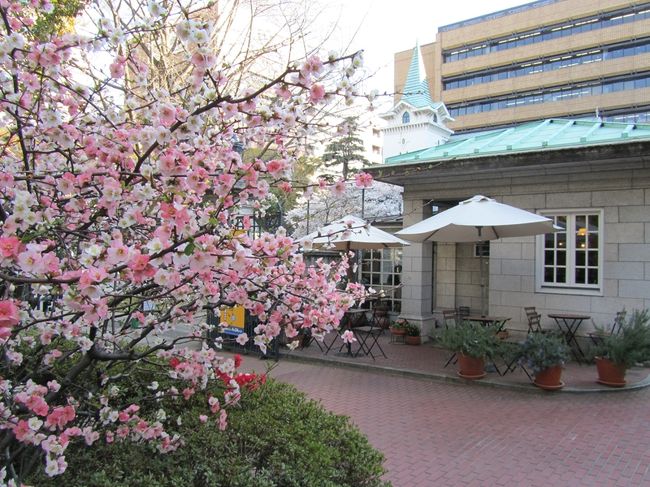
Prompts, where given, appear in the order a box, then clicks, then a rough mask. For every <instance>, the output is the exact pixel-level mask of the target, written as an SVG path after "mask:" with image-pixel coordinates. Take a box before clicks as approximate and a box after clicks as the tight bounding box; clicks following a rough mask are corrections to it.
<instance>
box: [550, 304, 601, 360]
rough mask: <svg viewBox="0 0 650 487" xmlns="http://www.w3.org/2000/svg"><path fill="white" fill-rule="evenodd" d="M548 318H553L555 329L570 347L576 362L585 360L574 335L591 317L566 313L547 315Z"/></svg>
mask: <svg viewBox="0 0 650 487" xmlns="http://www.w3.org/2000/svg"><path fill="white" fill-rule="evenodd" d="M548 317H549V318H553V319H554V320H555V323H556V324H557V327H558V328H559V329H560V331H561V332H562V334H563V335H564V339H565V340H566V342H567V345H569V347H571V352H572V353H573V356H574V357H575V358H576V360H577V361H578V362H580V361H581V360H584V359H585V354H584V352H583V351H582V349H581V348H580V344H579V343H578V340H577V338H576V333H577V332H578V329H579V328H580V325H582V322H583V321H585V320H589V319H591V316H588V315H574V314H567V313H552V314H549V315H548Z"/></svg>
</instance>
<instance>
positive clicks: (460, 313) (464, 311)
mask: <svg viewBox="0 0 650 487" xmlns="http://www.w3.org/2000/svg"><path fill="white" fill-rule="evenodd" d="M456 314H457V317H458V323H462V322H463V321H465V318H467V317H468V316H469V315H470V307H469V306H459V307H458V310H457V311H456Z"/></svg>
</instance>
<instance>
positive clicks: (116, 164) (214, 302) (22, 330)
mask: <svg viewBox="0 0 650 487" xmlns="http://www.w3.org/2000/svg"><path fill="white" fill-rule="evenodd" d="M232 3H238V2H232ZM254 3H255V2H252V3H251V5H253V4H254ZM191 4H192V3H191V2H185V3H183V2H178V3H171V2H169V3H165V2H162V3H157V2H155V1H153V2H149V4H148V6H145V4H143V3H141V2H133V3H132V4H130V3H128V2H126V3H125V2H119V3H118V4H116V5H112V4H111V3H110V2H99V3H91V4H90V6H89V8H93V9H94V13H93V14H92V15H87V16H85V17H83V22H82V23H84V25H85V29H86V30H87V31H88V33H87V34H86V33H85V34H83V35H81V34H79V33H68V34H65V35H62V36H57V37H55V36H52V37H51V38H49V39H46V40H42V39H39V38H36V37H35V36H33V34H32V27H33V26H34V23H35V19H36V17H37V16H38V15H39V14H41V13H42V12H43V11H48V10H49V9H50V8H51V5H50V4H49V3H48V1H47V0H33V1H32V2H31V3H30V2H24V1H10V0H0V16H1V21H2V22H1V24H2V29H3V30H4V32H3V35H2V38H1V39H0V109H1V111H0V126H2V127H4V128H3V129H1V131H0V167H2V173H0V279H1V280H2V282H1V284H0V358H1V362H0V391H1V393H2V398H1V399H0V418H2V420H1V422H0V447H1V448H0V455H2V461H1V462H0V463H1V465H0V484H2V483H6V484H8V485H17V484H19V483H20V482H21V480H22V479H23V478H24V476H25V475H26V474H27V473H28V471H29V470H30V469H31V468H34V467H35V466H38V465H40V466H42V467H44V468H45V471H46V473H47V474H48V475H52V476H53V475H58V474H61V473H62V472H63V471H65V468H66V462H65V449H66V447H67V445H68V444H69V443H70V442H71V441H83V442H85V443H86V444H87V445H92V444H93V443H95V442H98V441H108V442H112V441H148V442H153V443H154V444H155V445H157V447H158V449H159V450H160V451H161V452H166V451H170V450H173V449H175V448H177V447H178V446H179V445H181V444H182V438H179V437H178V436H176V435H175V433H174V424H173V421H171V420H170V419H165V414H164V411H163V412H162V413H160V411H158V412H157V414H155V415H152V414H149V413H148V412H147V411H148V410H146V409H145V408H143V407H142V404H144V403H145V402H146V401H152V400H159V399H160V398H161V397H167V398H177V399H176V400H179V401H182V400H187V399H188V398H189V397H191V396H192V395H194V394H195V393H197V392H198V391H200V390H205V389H206V388H208V387H209V386H210V385H212V384H214V383H218V384H221V387H222V390H223V395H222V396H221V397H219V398H218V397H214V396H210V399H209V401H207V402H206V405H205V407H206V410H205V415H204V416H202V417H201V422H203V423H206V427H220V428H223V427H225V426H226V424H227V412H226V409H227V406H229V405H232V404H234V403H236V402H237V400H238V399H239V394H240V391H239V387H240V385H241V384H242V383H245V382H248V381H249V379H250V378H249V377H248V376H245V377H244V376H241V375H239V373H238V372H237V366H238V364H236V363H235V362H234V361H233V360H231V359H224V358H223V357H222V356H220V355H219V353H218V346H217V347H216V348H217V349H216V350H215V348H214V347H208V346H207V345H206V343H205V339H204V337H205V332H206V328H207V325H206V323H205V321H206V313H207V311H208V310H214V311H215V312H216V313H217V314H218V313H219V308H220V306H223V305H226V306H228V305H235V304H237V305H241V306H243V307H244V308H245V309H246V310H247V311H248V313H249V314H250V315H251V316H255V317H257V318H258V319H259V325H258V326H257V328H256V329H255V334H256V335H255V336H254V337H246V336H244V337H240V338H239V340H240V341H241V342H244V341H246V340H254V342H255V343H256V344H257V345H258V346H259V347H260V348H261V349H265V347H266V346H268V344H269V343H270V341H271V340H273V339H274V338H276V337H278V335H279V334H280V333H281V331H284V333H285V334H286V335H287V336H288V337H293V336H295V335H296V334H297V333H298V331H299V330H300V329H301V328H308V329H311V331H312V332H313V333H314V335H316V336H320V335H322V334H323V333H325V332H328V331H330V330H332V329H333V328H336V327H337V326H338V323H339V320H340V318H341V317H342V315H343V313H344V312H345V310H346V309H347V308H348V307H349V306H351V305H352V304H353V302H354V300H355V299H363V291H362V289H360V288H359V287H354V286H353V285H351V286H349V287H348V289H346V290H338V289H337V288H336V284H337V281H338V280H339V278H340V277H341V275H343V274H345V271H346V264H345V263H343V264H342V265H332V264H326V263H323V262H318V263H317V264H315V265H314V266H308V265H306V263H305V262H304V261H303V258H302V255H301V254H299V253H298V252H297V250H298V249H297V246H296V244H295V243H294V242H293V240H292V239H291V238H289V237H288V236H287V235H285V233H284V232H283V231H282V230H279V231H278V232H277V233H275V234H263V235H261V236H260V237H253V236H249V235H248V233H247V232H246V231H245V230H247V229H248V228H250V225H251V221H250V218H249V217H248V216H241V215H242V214H243V213H246V212H245V211H243V209H244V208H250V207H253V208H258V209H261V208H263V207H264V205H265V201H266V199H267V198H268V195H269V190H270V188H271V187H274V186H277V187H280V188H282V189H283V190H284V191H292V186H291V171H292V165H293V163H294V161H295V159H296V154H297V153H299V152H300V150H301V147H300V145H299V144H297V142H296V141H300V140H302V141H304V140H305V137H306V136H307V135H308V134H309V131H310V128H309V122H310V121H312V120H314V114H315V113H316V112H322V111H323V110H324V109H325V106H326V104H327V103H328V102H331V101H332V100H334V99H335V98H336V97H342V98H344V99H348V100H349V99H350V97H352V96H353V95H354V75H355V72H356V70H357V68H358V67H359V66H360V65H361V62H362V59H361V54H360V53H356V54H351V55H348V56H342V57H339V58H337V57H335V56H329V57H319V56H318V54H316V53H315V52H311V51H307V52H303V53H302V55H300V56H298V59H291V56H292V55H295V53H296V51H295V49H293V50H292V49H290V46H291V45H292V44H291V42H293V41H295V40H296V39H298V38H299V36H298V34H297V31H295V30H292V29H289V30H290V35H289V38H288V39H289V42H288V43H286V44H283V43H279V45H277V46H273V45H272V44H269V43H268V42H266V43H262V44H261V45H259V46H258V47H257V48H256V49H255V48H254V47H253V43H251V42H248V44H247V43H246V42H245V41H241V39H240V45H241V46H243V47H241V49H239V50H236V51H231V50H230V49H229V48H228V43H227V41H226V38H225V37H223V38H222V37H219V32H220V31H219V29H221V28H223V25H226V24H227V25H236V24H237V20H238V17H237V15H239V13H238V12H236V11H233V12H231V13H230V14H229V15H231V17H230V20H231V22H230V24H228V23H227V22H226V21H227V19H224V17H223V15H221V14H223V12H222V11H220V15H218V16H216V17H213V16H211V15H206V12H208V11H209V10H208V11H202V10H201V9H198V10H195V11H192V10H191V8H190V6H191ZM218 4H219V5H222V3H221V2H218ZM248 15H249V17H251V16H252V17H254V15H252V14H251V12H250V11H249V12H248ZM252 17H251V18H252ZM244 24H246V22H244ZM251 25H252V22H251ZM248 35H249V36H250V35H251V33H250V32H249V33H248ZM249 39H252V37H249ZM294 44H295V43H294ZM231 52H234V53H235V55H234V56H233V57H232V58H229V53H231ZM267 55H268V56H273V58H272V59H267V57H268V56H267ZM278 56H285V57H286V59H285V60H284V61H283V62H282V63H281V64H280V63H278ZM156 59H159V60H164V61H165V63H167V64H169V66H175V67H179V66H180V67H179V68H178V71H175V72H174V73H176V75H175V76H172V77H170V76H168V74H169V73H167V72H166V71H165V69H161V64H160V63H157V62H155V60H156ZM161 62H162V61H161ZM169 69H172V68H171V67H170V68H169ZM240 144H241V145H244V146H246V147H251V148H258V149H261V150H257V151H256V154H258V155H259V156H258V157H255V158H252V159H250V160H248V159H247V158H245V157H242V151H241V150H240ZM269 148H271V149H272V152H273V154H275V158H274V159H272V160H264V156H263V154H264V150H265V149H269ZM366 182H368V181H366ZM364 184H365V183H364ZM242 229H243V230H244V231H241V230H242ZM173 330H176V332H175V333H174V334H173V335H172V334H170V333H169V332H170V331H173ZM184 330H187V331H186V332H184ZM170 336H173V338H169V337H170ZM192 341H196V342H198V343H199V344H200V345H199V346H195V347H188V346H187V345H188V343H189V342H192ZM217 345H218V343H217ZM154 359H155V360H157V362H156V363H158V364H163V365H164V366H163V367H159V368H158V369H157V370H159V372H158V373H159V376H160V378H161V379H160V383H159V381H158V380H151V381H149V382H146V383H142V384H141V390H142V391H144V392H143V394H142V396H141V397H140V398H139V400H138V401H139V402H138V401H135V400H130V399H129V398H124V397H123V395H121V394H119V389H120V386H121V384H124V383H125V382H129V381H133V380H136V375H134V374H132V371H134V370H135V369H136V368H137V366H138V364H140V363H142V362H144V361H151V360H154ZM242 377H243V378H242ZM162 378H164V379H165V381H162ZM154 379H155V377H154ZM163 382H164V383H165V384H169V385H165V386H164V387H163V386H162V385H161V384H162V383H163Z"/></svg>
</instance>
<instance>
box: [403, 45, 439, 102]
mask: <svg viewBox="0 0 650 487" xmlns="http://www.w3.org/2000/svg"><path fill="white" fill-rule="evenodd" d="M401 101H404V102H406V103H408V104H409V105H412V106H413V107H415V108H422V107H426V106H433V100H432V99H431V93H430V92H429V83H427V79H426V71H425V70H424V63H423V62H422V54H421V53H420V44H419V43H416V44H415V47H414V48H413V55H412V57H411V65H410V66H409V72H408V74H407V76H406V83H405V84H404V95H403V96H402V99H401Z"/></svg>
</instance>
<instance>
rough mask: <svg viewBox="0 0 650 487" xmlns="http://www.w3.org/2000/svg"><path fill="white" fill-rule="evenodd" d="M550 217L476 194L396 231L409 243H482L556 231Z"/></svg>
mask: <svg viewBox="0 0 650 487" xmlns="http://www.w3.org/2000/svg"><path fill="white" fill-rule="evenodd" d="M557 230H558V228H556V227H555V226H554V225H553V220H551V219H550V218H546V217H544V216H541V215H537V214H535V213H531V212H529V211H526V210H522V209H519V208H515V207H514V206H509V205H504V204H503V203H499V202H497V201H495V200H493V199H492V198H488V197H486V196H481V195H476V196H474V197H472V198H470V199H468V200H465V201H461V202H460V203H458V205H457V206H454V207H453V208H450V209H448V210H445V211H442V212H440V213H438V214H436V215H433V216H432V217H430V218H427V219H426V220H422V221H421V222H419V223H416V224H415V225H411V226H410V227H407V228H405V229H403V230H400V231H399V232H397V235H400V236H402V237H404V238H406V239H407V240H410V241H411V242H426V241H432V242H483V241H486V240H496V239H498V238H507V237H526V236H529V235H539V234H542V233H550V232H555V231H557Z"/></svg>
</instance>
